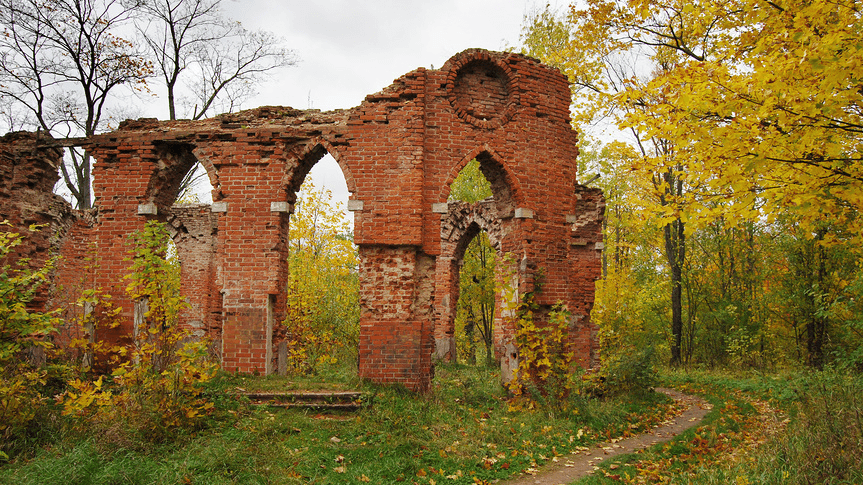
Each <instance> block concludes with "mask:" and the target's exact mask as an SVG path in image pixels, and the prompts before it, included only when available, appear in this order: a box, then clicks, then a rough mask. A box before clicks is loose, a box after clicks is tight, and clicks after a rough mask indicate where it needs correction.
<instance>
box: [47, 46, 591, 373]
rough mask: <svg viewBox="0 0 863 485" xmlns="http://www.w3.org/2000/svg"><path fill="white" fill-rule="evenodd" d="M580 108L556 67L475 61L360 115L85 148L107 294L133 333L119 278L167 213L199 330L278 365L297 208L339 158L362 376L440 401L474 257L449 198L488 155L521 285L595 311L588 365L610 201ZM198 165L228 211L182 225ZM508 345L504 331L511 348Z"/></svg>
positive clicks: (286, 114)
mask: <svg viewBox="0 0 863 485" xmlns="http://www.w3.org/2000/svg"><path fill="white" fill-rule="evenodd" d="M569 103H570V92H569V86H568V84H567V80H566V78H565V77H564V76H563V75H561V74H560V72H558V71H557V70H555V69H552V68H550V67H547V66H543V65H542V64H540V63H539V62H537V61H536V60H534V59H531V58H528V57H525V56H522V55H518V54H512V53H495V52H488V51H483V50H477V49H472V50H468V51H464V52H462V53H460V54H457V55H456V56H454V57H453V58H452V59H450V60H449V61H448V62H447V63H446V64H445V65H444V66H443V68H441V69H440V70H428V69H422V68H420V69H417V70H416V71H413V72H410V73H408V74H406V75H404V76H402V77H400V78H399V79H397V80H395V81H394V83H393V84H392V85H391V86H389V87H388V88H386V89H384V90H383V91H381V92H379V93H376V94H372V95H369V96H367V97H366V99H365V100H364V101H363V102H362V103H361V104H360V105H359V106H357V107H355V108H352V109H348V110H339V111H332V112H325V113H322V112H319V111H316V110H308V111H300V110H295V109H292V108H287V107H262V108H257V109H254V110H249V111H244V112H240V113H235V114H229V115H222V116H220V117H217V118H214V119H209V120H203V121H165V122H158V121H155V120H138V121H128V122H124V123H123V124H121V126H120V128H119V129H118V130H117V131H115V132H112V133H108V134H104V135H98V136H95V137H92V138H90V139H88V140H84V141H81V142H80V143H81V144H82V145H85V146H86V147H88V148H89V149H90V150H91V152H92V153H93V154H94V156H95V158H96V160H97V162H96V165H95V168H94V194H95V197H96V211H95V219H94V221H93V225H92V229H90V230H89V231H90V232H88V233H86V234H88V235H89V236H88V237H89V239H88V240H89V241H92V242H93V243H94V244H95V246H96V249H97V251H98V253H99V254H100V257H101V258H102V260H101V269H100V271H99V272H98V275H97V276H96V278H95V283H96V284H98V285H100V286H103V287H105V288H107V289H109V291H111V292H112V294H113V295H114V297H115V301H117V302H119V303H120V304H121V305H122V307H123V309H124V311H123V316H124V318H125V319H126V323H125V324H124V325H123V326H122V327H121V329H120V330H119V331H118V334H117V335H116V337H117V338H120V336H121V335H128V333H129V332H130V331H131V312H132V308H131V302H129V301H128V299H126V298H125V296H124V295H123V291H122V286H123V284H122V282H121V281H122V280H121V278H122V275H123V274H125V272H126V271H127V269H128V263H127V262H125V261H124V260H123V259H124V257H125V251H126V242H125V241H126V237H127V235H128V234H129V233H130V232H132V231H134V230H136V229H138V228H140V227H142V226H143V224H144V222H145V221H146V219H147V218H158V219H161V220H166V221H168V222H170V223H171V224H172V226H173V227H174V229H175V230H176V231H177V236H176V237H175V240H177V241H178V248H182V249H180V256H181V261H183V260H185V265H186V267H185V268H184V276H183V278H184V287H185V288H186V290H187V291H188V298H189V300H190V302H191V303H192V308H193V310H191V311H190V314H189V315H188V318H187V322H188V323H189V324H190V325H191V324H196V325H197V324H198V323H195V322H199V321H200V322H202V324H203V327H204V328H206V329H207V330H208V332H209V334H210V336H212V337H214V338H216V339H220V342H221V345H220V348H219V351H220V352H219V353H220V355H221V359H222V365H223V366H224V367H225V368H226V369H228V370H230V371H240V372H253V371H258V372H270V371H272V369H274V368H276V366H275V362H274V359H275V357H274V353H273V351H272V349H273V346H274V344H278V340H279V339H280V338H281V337H280V336H281V335H282V333H283V332H281V329H280V325H279V322H280V321H281V319H282V315H283V313H284V312H283V310H282V309H283V308H284V304H285V301H284V289H285V285H286V283H287V275H288V270H289V269H288V267H287V264H286V259H287V251H288V244H287V242H288V237H289V216H288V213H287V212H286V211H287V210H289V209H288V204H290V203H292V202H293V201H294V200H295V191H296V190H297V189H298V188H299V186H300V184H301V183H302V181H303V179H304V178H305V176H306V174H307V173H308V171H309V169H310V168H311V166H312V165H313V164H314V163H316V162H317V160H319V159H320V157H321V156H322V155H323V154H324V152H326V151H329V152H330V153H331V154H332V155H333V156H334V157H335V158H336V160H337V161H338V163H339V165H340V166H341V167H342V170H343V172H344V174H345V177H346V180H347V183H348V188H349V190H351V191H352V201H351V205H352V208H353V209H354V210H355V222H354V228H355V233H354V239H355V242H356V243H357V244H358V245H359V248H360V256H361V260H362V262H361V267H360V278H361V289H360V299H361V302H360V303H361V306H362V316H361V329H360V349H359V355H360V358H359V372H360V375H361V376H363V377H366V378H369V379H372V380H375V381H379V382H393V383H401V384H404V385H406V386H408V387H410V388H413V389H418V390H422V389H426V388H427V387H428V385H429V383H430V379H431V375H432V372H433V365H432V360H431V356H432V353H433V350H434V345H435V334H436V333H437V335H438V336H439V338H441V337H446V336H447V335H450V334H451V329H448V328H447V325H451V324H450V323H447V322H448V321H449V319H450V316H449V313H447V312H451V310H452V309H453V308H454V307H455V302H454V301H450V310H446V311H445V309H444V306H443V305H442V306H440V307H439V306H438V305H441V304H442V303H443V301H444V299H445V297H446V296H449V298H450V300H451V299H452V297H453V295H457V289H454V288H453V284H457V281H458V278H457V275H455V277H454V271H455V270H454V269H453V263H454V262H457V259H458V258H459V257H460V255H458V251H457V250H456V246H453V244H456V245H457V244H461V243H464V244H466V241H461V242H460V243H453V241H444V240H443V239H442V237H441V235H442V232H441V227H442V226H441V224H442V220H443V219H444V218H446V217H447V215H446V214H445V213H441V212H440V211H437V212H436V211H434V210H432V209H433V206H434V207H441V206H440V205H435V204H445V203H446V201H447V196H448V195H449V186H450V184H451V183H452V181H453V179H454V178H455V177H456V175H457V174H458V172H459V171H460V170H461V168H462V167H463V166H464V165H465V164H466V163H467V162H469V161H470V160H471V159H473V158H477V159H479V160H480V166H481V169H482V170H483V173H484V174H485V175H486V177H487V178H488V179H489V181H490V182H491V184H492V189H493V192H494V201H493V203H492V205H493V207H492V208H491V209H488V210H487V212H488V214H490V215H489V216H488V217H491V218H492V219H493V220H494V221H495V222H494V223H495V224H500V225H501V226H505V228H506V230H505V231H502V232H501V234H500V236H499V238H498V239H499V244H500V246H501V249H502V251H503V252H506V253H510V254H512V257H513V258H514V259H515V260H516V261H519V262H520V266H519V271H518V275H517V283H518V284H519V286H520V288H521V290H522V291H528V290H530V289H531V285H532V282H533V276H534V273H535V272H536V271H537V270H538V269H539V268H542V270H543V271H544V272H545V274H546V281H545V287H544V288H545V290H544V292H543V294H542V295H541V296H540V303H541V304H543V305H547V306H548V305H551V304H553V303H554V302H556V301H558V300H560V301H563V302H565V303H567V304H568V305H569V306H570V308H571V309H572V310H573V313H574V314H575V315H583V317H580V318H577V319H574V321H573V325H572V330H573V332H572V342H573V345H574V348H575V349H576V350H577V352H578V356H579V357H578V358H579V361H580V362H582V363H584V364H585V365H586V364H588V363H589V362H590V361H591V355H592V354H591V352H592V351H593V350H592V349H593V348H594V345H595V344H594V342H595V337H594V333H595V329H594V327H593V325H592V324H591V323H590V322H589V317H588V315H589V314H590V307H591V305H592V303H593V283H594V281H595V280H596V278H598V277H599V274H600V273H599V269H600V267H599V259H598V252H597V249H598V248H599V247H598V246H596V243H599V242H600V241H601V232H600V228H601V219H602V208H601V205H602V202H601V195H600V194H598V193H596V192H595V191H590V190H586V189H584V188H582V187H581V186H579V185H578V183H577V180H576V176H577V173H576V163H575V158H576V156H577V154H578V151H577V148H576V133H575V132H574V131H573V130H572V128H571V127H570V124H569ZM196 161H200V162H201V163H202V164H203V165H204V167H205V168H206V169H207V172H208V175H209V179H210V182H211V183H212V185H213V200H214V204H213V206H212V207H210V208H209V210H210V213H209V214H207V212H206V211H207V209H206V208H200V209H196V210H198V211H199V212H198V213H197V214H195V215H194V217H191V216H190V215H189V214H186V216H189V217H191V218H186V216H184V215H180V214H177V213H173V212H172V209H171V207H169V205H170V203H171V202H172V201H173V198H174V196H175V195H176V190H177V186H178V184H179V179H180V178H181V177H182V176H183V174H184V173H185V172H186V171H187V170H188V169H189V168H190V167H191V166H192V164H194V163H195V162H196ZM577 195H580V196H581V198H579V197H577ZM193 219H194V221H198V222H193ZM201 221H206V224H204V226H206V227H207V228H209V230H210V233H209V236H207V237H204V235H203V234H202V235H201V236H200V237H197V236H195V237H193V236H192V233H193V232H194V231H193V230H192V229H191V228H190V226H193V225H195V224H198V223H199V222H201ZM204 226H201V227H204ZM201 227H199V228H198V229H200V228H201ZM184 231H185V233H184ZM205 232H206V231H205ZM80 234H85V232H81V233H80ZM60 246H61V247H62V248H63V250H64V251H65V252H66V253H67V254H69V255H73V254H74V253H75V252H76V251H80V249H79V248H78V247H77V246H78V244H75V245H71V246H70V245H60ZM60 282H61V283H62V281H60ZM511 332H512V329H511V328H509V327H508V326H506V325H503V324H501V325H499V330H498V332H497V337H496V339H497V346H498V349H499V350H498V352H499V353H503V349H504V347H505V346H506V344H507V342H509V341H510V339H511Z"/></svg>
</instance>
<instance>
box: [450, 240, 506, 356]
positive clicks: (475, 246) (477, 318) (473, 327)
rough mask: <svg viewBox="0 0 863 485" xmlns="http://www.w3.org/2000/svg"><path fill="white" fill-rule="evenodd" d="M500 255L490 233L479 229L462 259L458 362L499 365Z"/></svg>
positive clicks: (457, 345)
mask: <svg viewBox="0 0 863 485" xmlns="http://www.w3.org/2000/svg"><path fill="white" fill-rule="evenodd" d="M496 261H497V251H496V250H495V249H494V247H493V246H492V244H491V241H490V240H489V236H488V233H487V232H485V231H484V230H481V229H477V231H476V234H475V235H474V236H473V237H472V238H471V239H470V242H469V243H468V244H467V245H466V247H465V249H464V253H462V255H461V257H460V258H459V263H460V269H459V283H458V294H459V296H458V303H457V305H456V318H455V335H456V348H457V349H459V351H458V352H457V355H458V360H459V361H461V362H463V363H466V364H471V365H476V364H485V365H487V366H491V365H494V364H495V362H496V361H495V358H494V314H495V297H496V293H495V269H496V266H497V265H496Z"/></svg>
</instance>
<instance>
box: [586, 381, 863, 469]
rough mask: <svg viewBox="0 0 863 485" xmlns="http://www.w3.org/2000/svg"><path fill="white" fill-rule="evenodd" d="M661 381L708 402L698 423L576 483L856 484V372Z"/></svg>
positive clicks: (859, 401) (859, 464) (860, 426)
mask: <svg viewBox="0 0 863 485" xmlns="http://www.w3.org/2000/svg"><path fill="white" fill-rule="evenodd" d="M664 380H665V381H666V383H668V384H670V385H673V386H674V387H677V388H680V389H683V390H685V391H688V392H691V393H697V394H701V395H703V396H704V397H705V398H706V399H708V400H709V401H710V402H711V403H712V404H713V406H714V407H713V411H712V412H711V413H710V414H708V416H707V418H706V419H705V421H704V422H703V423H702V425H701V426H699V427H698V428H696V429H693V430H690V431H687V432H686V433H684V434H682V435H681V436H679V437H678V438H677V439H675V440H674V441H673V442H671V443H668V444H664V445H658V446H655V447H654V448H652V449H651V450H649V451H648V452H645V453H641V454H638V455H628V456H626V457H622V458H620V459H618V460H615V461H613V462H609V463H605V464H603V466H602V467H601V470H600V473H598V475H597V476H595V477H590V478H587V479H584V480H582V481H579V482H578V483H586V484H600V483H602V484H605V483H618V482H619V481H627V478H629V479H630V480H631V481H632V482H634V483H675V484H677V483H679V484H727V483H735V484H755V483H771V484H773V483H776V484H816V483H817V484H859V483H863V461H861V456H863V379H861V377H860V376H851V375H847V374H842V373H838V372H834V371H825V372H813V373H794V374H777V375H770V376H765V375H760V374H748V375H739V374H729V373H723V374H720V373H697V372H690V373H674V374H667V375H666V376H665V377H664Z"/></svg>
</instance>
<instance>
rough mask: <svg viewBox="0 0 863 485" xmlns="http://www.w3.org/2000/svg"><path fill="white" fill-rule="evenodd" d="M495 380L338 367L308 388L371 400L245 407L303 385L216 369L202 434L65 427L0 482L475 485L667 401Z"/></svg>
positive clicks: (616, 430) (466, 370)
mask: <svg viewBox="0 0 863 485" xmlns="http://www.w3.org/2000/svg"><path fill="white" fill-rule="evenodd" d="M498 382H499V380H498V376H497V374H496V372H494V371H493V370H489V369H488V368H485V367H467V366H447V365H439V366H438V367H437V370H436V377H435V380H434V383H433V389H432V391H431V392H430V393H428V394H425V395H417V394H414V393H411V392H408V391H406V390H404V389H401V388H399V387H382V386H373V385H370V384H365V383H360V382H358V381H357V380H356V378H355V377H352V376H351V375H350V373H349V372H348V373H343V374H342V375H335V376H330V378H329V379H327V382H326V384H325V385H321V384H320V381H316V382H315V383H314V384H315V385H317V386H320V387H317V388H318V389H320V388H327V389H334V388H338V389H346V388H360V389H361V390H364V391H366V392H369V393H371V394H372V395H373V396H374V397H373V403H372V405H371V406H369V407H367V408H365V409H363V410H362V411H360V412H358V413H356V414H324V413H319V412H316V411H303V410H294V409H291V410H281V409H275V408H254V407H251V406H249V405H248V403H247V402H245V401H244V400H243V399H242V398H238V397H236V396H234V395H232V394H231V390H232V389H235V388H237V387H242V388H244V389H246V390H279V389H287V388H293V389H297V388H309V387H314V386H312V384H313V383H312V382H304V383H302V385H301V383H300V382H298V381H296V380H285V379H281V378H274V377H269V378H262V377H250V376H232V375H222V376H220V377H219V378H218V379H217V380H216V381H215V382H213V383H212V384H210V386H209V389H208V393H209V395H211V396H213V397H214V400H215V401H216V404H217V406H216V409H217V412H216V413H215V414H214V416H213V417H211V418H210V420H209V422H208V424H207V426H205V427H204V428H203V429H201V430H198V431H195V432H186V433H179V434H178V435H177V436H176V438H175V439H174V440H173V441H172V442H170V443H163V444H145V443H133V444H131V445H130V444H128V443H118V442H113V441H112V439H111V437H110V436H109V435H108V434H100V435H98V436H88V435H87V434H86V433H85V434H84V435H83V436H82V435H80V434H72V433H68V434H66V435H65V437H63V438H61V439H59V440H57V441H55V442H53V443H51V444H48V445H44V446H43V447H42V448H40V449H39V450H38V451H36V452H35V453H34V454H31V455H30V456H26V457H21V458H19V459H18V460H16V461H15V462H13V463H10V464H7V465H5V466H4V467H2V468H0V483H15V484H30V483H32V484H37V483H38V484H62V485H69V484H119V483H131V484H150V483H160V484H161V483H193V484H197V483H200V484H221V483H251V484H255V483H321V484H325V483H401V482H402V481H404V482H407V483H413V482H416V483H420V484H424V483H432V482H436V483H439V484H442V483H447V484H449V483H453V484H455V483H474V479H475V478H476V479H482V480H494V479H502V478H506V477H510V476H512V475H516V474H518V473H520V472H521V471H522V470H524V469H526V468H528V467H532V466H536V465H538V464H542V463H544V462H546V461H548V460H550V459H551V458H552V457H554V456H555V455H556V454H565V453H567V452H569V451H570V450H572V449H573V448H574V447H575V446H584V445H587V444H589V443H590V442H593V441H597V440H602V439H605V438H607V437H608V436H618V435H621V434H623V433H625V432H627V433H630V432H633V431H634V430H636V429H638V428H643V427H644V426H646V423H647V422H648V421H649V420H651V419H652V420H657V419H659V420H661V419H662V417H661V416H662V415H663V413H664V412H665V411H666V410H667V409H668V407H669V403H668V400H667V398H665V397H664V396H661V395H658V394H655V393H648V394H644V395H632V396H622V397H619V398H616V399H614V400H604V401H602V400H593V399H586V398H579V397H573V398H571V399H570V400H568V401H567V402H566V403H565V404H563V405H558V406H555V409H556V410H555V411H554V412H552V411H549V410H547V409H546V410H542V409H540V410H526V409H511V408H510V405H509V403H508V402H507V399H506V398H507V396H506V395H505V392H504V391H503V389H502V388H501V387H500V385H499V383H498ZM579 436H580V437H579ZM447 477H453V478H451V479H448V478H447Z"/></svg>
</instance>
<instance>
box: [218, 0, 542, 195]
mask: <svg viewBox="0 0 863 485" xmlns="http://www.w3.org/2000/svg"><path fill="white" fill-rule="evenodd" d="M534 5H535V1H534V0H365V1H358V0H279V1H272V0H227V1H226V2H225V3H224V4H223V6H224V9H225V13H226V14H227V16H228V17H230V18H232V19H234V20H238V21H240V22H241V23H242V24H243V25H244V26H245V27H246V28H248V29H251V30H257V29H264V30H268V31H271V32H273V33H275V34H277V35H279V36H281V37H283V38H284V39H285V41H286V44H287V45H288V46H289V47H290V48H292V49H294V50H295V51H296V53H297V55H298V56H299V57H300V62H299V63H298V64H297V65H296V66H294V67H291V68H286V69H283V70H280V71H279V72H278V73H276V74H275V75H274V76H273V77H272V78H271V80H270V81H269V82H268V83H266V84H265V85H262V86H260V90H259V91H260V94H259V95H258V96H257V97H255V98H254V99H252V100H250V101H249V102H247V103H245V105H244V106H243V108H254V107H257V106H264V105H283V106H292V107H294V108H298V109H308V108H316V109H320V110H323V111H326V110H331V109H338V108H352V107H354V106H357V105H359V104H360V103H361V102H362V100H363V98H364V97H365V96H366V95H367V94H372V93H376V92H378V91H380V90H382V89H383V88H385V87H386V86H389V85H390V84H391V83H392V82H393V80H395V79H396V78H398V77H400V76H401V75H403V74H405V73H408V72H410V71H412V70H414V69H416V68H418V67H426V68H431V67H432V66H434V67H435V68H440V67H441V66H443V64H444V63H445V62H446V61H447V59H449V58H450V57H452V56H453V55H455V54H457V53H459V52H461V51H463V50H465V49H469V48H472V47H481V48H485V49H490V50H504V49H506V48H507V47H509V46H518V45H519V33H520V29H521V22H522V19H523V17H524V14H525V13H526V12H527V11H529V10H530V9H532V8H533V6H534ZM543 5H544V2H543ZM333 170H336V171H337V170H338V166H337V165H336V164H335V161H334V160H332V159H330V160H329V161H328V160H322V161H321V162H320V163H318V165H317V166H316V170H313V172H312V178H313V179H314V180H315V184H316V185H318V186H320V185H321V184H326V185H327V187H328V188H329V189H330V190H332V191H333V193H334V195H335V197H336V198H337V199H338V200H347V189H346V187H345V185H344V178H343V177H342V176H341V175H340V172H336V173H334V172H333Z"/></svg>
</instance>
